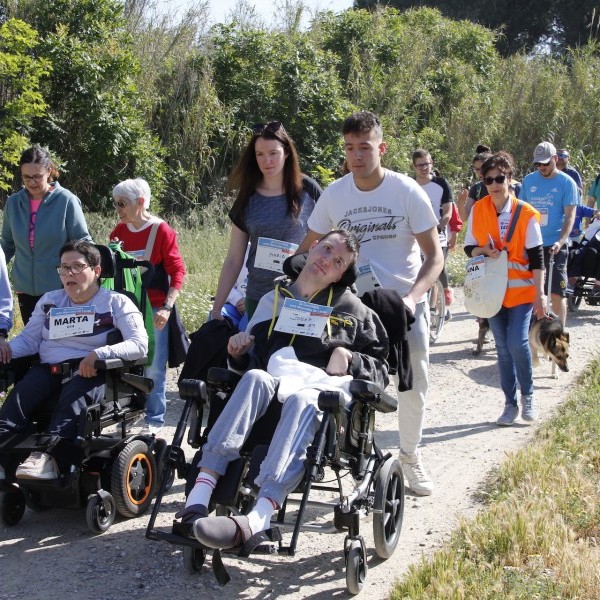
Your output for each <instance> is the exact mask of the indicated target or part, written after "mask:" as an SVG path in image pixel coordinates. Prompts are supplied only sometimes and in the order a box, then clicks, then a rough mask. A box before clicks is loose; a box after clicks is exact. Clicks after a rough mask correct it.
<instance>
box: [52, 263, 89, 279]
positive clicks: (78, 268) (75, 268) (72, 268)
mask: <svg viewBox="0 0 600 600" xmlns="http://www.w3.org/2000/svg"><path fill="white" fill-rule="evenodd" d="M89 266H90V265H85V264H82V263H73V264H72V265H60V266H58V267H56V272H57V273H58V274H59V275H60V276H61V277H65V276H66V275H68V274H69V273H71V274H72V275H79V273H82V272H83V270H84V269H87V268H88V267H89Z"/></svg>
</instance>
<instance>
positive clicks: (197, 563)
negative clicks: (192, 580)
mask: <svg viewBox="0 0 600 600" xmlns="http://www.w3.org/2000/svg"><path fill="white" fill-rule="evenodd" d="M205 560H206V550H205V549H204V548H192V547H191V546H184V547H183V566H184V567H185V570H186V572H187V573H189V574H190V575H195V574H196V573H201V572H202V565H203V564H204V561H205Z"/></svg>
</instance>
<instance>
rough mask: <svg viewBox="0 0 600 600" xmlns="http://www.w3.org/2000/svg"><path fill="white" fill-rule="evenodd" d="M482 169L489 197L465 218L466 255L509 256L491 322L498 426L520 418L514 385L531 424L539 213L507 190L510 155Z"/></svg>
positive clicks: (539, 294) (539, 311) (538, 311)
mask: <svg viewBox="0 0 600 600" xmlns="http://www.w3.org/2000/svg"><path fill="white" fill-rule="evenodd" d="M481 168H482V173H483V181H484V183H485V185H486V187H487V191H488V195H487V196H485V197H484V198H482V199H481V200H479V202H477V203H476V204H475V205H474V206H473V209H472V211H471V213H470V215H469V220H468V224H467V233H466V236H465V252H466V253H467V256H470V257H474V256H481V255H484V256H489V257H490V258H493V259H494V258H498V257H499V256H500V252H503V251H506V252H507V253H508V257H507V258H508V285H507V288H506V294H505V296H504V300H503V302H502V308H501V309H500V311H499V312H498V314H496V315H495V316H494V317H491V318H490V328H491V330H492V333H493V334H494V339H495V342H496V350H497V352H498V367H499V370H500V385H501V387H502V391H503V392H504V398H505V405H504V410H503V412H502V414H501V415H500V417H499V418H498V420H497V421H496V423H497V424H498V425H512V424H513V423H514V422H515V420H516V418H517V416H518V415H519V406H518V404H517V382H518V384H519V387H520V388H521V419H522V420H524V421H529V422H531V421H535V420H536V419H537V417H538V411H537V409H536V408H535V404H534V397H533V369H532V365H531V352H530V349H529V339H528V334H529V322H530V319H531V313H532V311H533V312H534V313H535V315H536V317H538V318H542V317H543V316H544V314H545V311H546V308H545V307H546V298H545V296H544V291H543V284H544V275H543V270H542V269H543V265H544V256H543V244H542V234H541V231H540V224H539V220H540V214H539V213H538V211H537V210H536V209H535V208H533V207H532V206H530V205H529V204H527V203H526V202H522V201H520V200H517V199H516V198H515V196H514V195H513V194H512V193H511V192H510V190H509V185H510V181H511V178H512V174H513V160H512V157H511V156H510V154H508V153H506V152H498V153H496V154H493V155H492V156H490V157H489V158H488V159H487V160H486V161H485V162H484V163H483V165H482V167H481ZM513 221H514V222H513ZM511 230H512V233H510V234H509V231H511ZM507 234H509V235H507ZM507 238H509V241H508V242H507V241H506V240H507Z"/></svg>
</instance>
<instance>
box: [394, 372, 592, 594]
mask: <svg viewBox="0 0 600 600" xmlns="http://www.w3.org/2000/svg"><path fill="white" fill-rule="evenodd" d="M599 398H600V361H595V362H594V363H592V364H591V366H590V367H589V368H588V369H587V370H586V372H585V373H584V375H583V376H582V377H581V379H580V383H579V384H578V386H577V387H576V388H575V389H574V390H573V391H572V392H571V394H570V396H569V398H568V399H567V401H566V402H565V403H564V404H563V405H561V406H560V407H559V409H558V410H557V413H556V415H555V416H554V417H552V418H551V419H549V420H548V421H547V422H545V423H544V424H542V425H541V426H540V429H539V431H538V432H537V433H536V436H535V437H534V439H533V441H532V442H531V443H530V444H528V445H527V446H526V447H525V448H523V449H522V450H520V451H518V452H516V453H511V454H510V455H508V457H507V459H506V461H505V462H504V463H503V464H502V465H501V466H500V467H498V469H496V470H495V471H494V473H493V474H492V475H491V477H490V479H489V481H488V482H487V483H486V485H485V487H484V489H483V490H482V491H481V498H482V500H484V501H485V502H486V504H487V508H486V509H485V510H483V511H482V512H481V513H479V515H478V516H477V517H476V518H475V519H474V520H472V521H463V522H462V523H461V525H460V527H459V529H458V531H456V532H455V533H454V534H453V535H452V537H451V540H450V541H449V542H448V543H447V544H446V545H445V547H444V548H443V549H442V550H440V551H439V552H437V553H436V554H435V555H434V556H433V557H431V558H430V559H425V558H424V559H423V560H422V562H421V564H418V565H415V566H413V567H410V568H409V570H408V574H407V575H406V577H405V578H404V579H403V581H402V582H401V583H399V584H397V585H396V586H395V587H394V589H393V590H392V593H391V598H392V600H399V599H401V598H402V599H403V598H415V599H416V598H418V599H428V598H436V599H439V598H444V600H450V599H455V598H456V599H459V598H461V599H462V598H469V599H470V598H477V599H478V600H485V599H491V598H494V599H500V598H502V599H507V598H515V599H522V598H540V599H543V598H581V599H585V600H594V599H600V402H599Z"/></svg>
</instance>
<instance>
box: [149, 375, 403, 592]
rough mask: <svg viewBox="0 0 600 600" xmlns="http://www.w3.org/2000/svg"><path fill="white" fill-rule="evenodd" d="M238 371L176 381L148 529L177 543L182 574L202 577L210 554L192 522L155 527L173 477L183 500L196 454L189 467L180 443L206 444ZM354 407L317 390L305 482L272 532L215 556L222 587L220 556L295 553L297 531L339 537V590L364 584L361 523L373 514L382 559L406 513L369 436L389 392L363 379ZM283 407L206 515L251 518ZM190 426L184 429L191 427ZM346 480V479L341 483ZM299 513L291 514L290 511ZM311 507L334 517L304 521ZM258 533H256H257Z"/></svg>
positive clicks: (391, 402)
mask: <svg viewBox="0 0 600 600" xmlns="http://www.w3.org/2000/svg"><path fill="white" fill-rule="evenodd" d="M238 380H239V375H237V374H235V373H232V372H230V371H227V370H226V369H221V368H215V367H213V368H211V369H209V371H208V377H207V380H206V382H204V381H199V380H189V379H188V380H183V381H181V382H180V384H179V393H180V396H181V398H182V399H183V400H184V407H183V410H182V413H181V417H180V420H179V422H178V424H177V429H176V431H175V435H174V438H173V442H172V444H171V445H170V446H169V447H168V449H167V453H166V458H165V464H164V467H163V468H164V471H163V474H162V481H163V484H162V486H161V487H160V489H159V491H158V493H157V495H156V501H155V504H154V507H153V511H152V514H151V516H150V520H149V523H148V527H147V530H146V537H147V538H148V539H151V540H158V541H165V542H168V543H170V544H174V545H180V546H183V556H184V565H185V567H186V569H187V570H188V572H191V573H194V572H200V571H201V570H202V566H203V564H204V562H205V559H206V556H207V552H208V550H209V549H207V548H206V547H204V546H203V545H202V544H201V543H200V542H198V541H197V540H196V538H195V537H194V536H193V533H192V527H191V524H184V523H181V522H178V521H177V520H174V521H173V524H172V528H171V530H170V531H164V530H160V529H157V528H155V521H156V518H157V515H158V512H159V510H160V506H161V503H162V498H163V494H164V492H165V491H166V486H165V483H166V482H168V481H169V480H172V479H173V473H174V471H176V472H177V476H178V477H179V478H181V479H185V480H186V482H187V484H186V495H187V494H188V493H189V492H190V491H191V489H192V487H193V485H194V481H195V479H196V475H197V471H198V469H197V467H196V465H197V463H198V461H199V459H200V456H201V450H199V451H198V452H197V453H196V456H194V459H193V460H192V462H191V463H187V462H186V459H185V456H184V453H183V450H182V448H181V444H182V441H183V438H184V436H185V432H186V430H187V431H188V436H187V442H188V444H189V445H190V446H191V447H192V448H196V449H199V448H201V447H202V446H203V445H204V443H205V442H206V438H207V435H208V431H209V430H210V428H211V427H212V425H213V424H214V422H215V421H216V419H217V417H218V415H219V414H220V412H221V410H222V407H223V406H224V405H225V403H226V402H227V400H228V398H229V397H230V395H231V393H232V391H233V390H234V389H235V385H236V383H237V381H238ZM350 393H351V396H352V401H351V402H350V403H349V404H346V403H345V401H344V400H343V398H341V395H340V394H339V393H338V392H321V393H320V395H319V400H318V404H319V408H320V409H321V411H323V415H322V420H321V424H320V427H319V429H318V431H317V434H316V436H315V438H314V440H313V443H312V445H311V446H310V447H309V448H308V451H307V458H306V470H305V475H304V478H303V481H302V482H301V483H300V484H299V486H298V487H297V488H296V490H294V492H292V493H291V494H290V495H288V497H287V498H286V500H285V502H284V504H283V506H282V507H281V509H280V510H279V511H278V513H277V514H276V518H275V522H274V521H272V523H271V525H272V527H271V529H268V530H267V531H265V532H262V533H263V535H262V536H260V534H257V535H258V536H259V537H260V538H261V539H260V540H259V542H258V545H257V546H254V544H253V545H252V546H251V547H248V544H246V545H245V546H243V547H242V548H241V550H240V549H232V550H224V551H220V550H214V551H213V554H212V567H213V572H214V574H215V576H216V579H217V581H218V582H219V584H220V585H225V584H226V583H227V582H228V581H229V580H230V576H229V574H228V573H227V570H226V568H225V566H224V563H223V560H222V555H221V553H222V552H224V553H230V554H231V553H233V554H237V556H241V557H247V556H249V555H250V553H251V552H262V553H265V552H266V553H284V554H288V555H290V556H293V555H294V554H295V552H296V548H297V544H298V538H299V534H300V532H301V531H302V530H304V531H321V532H324V533H336V532H346V536H345V539H344V542H343V550H344V557H345V566H346V586H347V589H348V590H349V592H350V593H352V594H357V593H359V592H360V591H361V589H362V588H363V586H364V583H365V580H366V576H367V549H366V544H365V540H364V538H363V536H362V535H361V533H360V523H361V520H362V519H363V518H364V517H366V516H367V515H369V514H371V515H372V517H373V536H374V541H375V553H376V554H377V555H378V556H379V557H380V558H384V559H385V558H389V557H390V556H391V555H392V554H393V552H394V550H395V548H396V546H397V544H398V540H399V537H400V532H401V528H402V520H403V514H404V494H405V490H404V476H403V473H402V468H401V466H400V464H399V462H398V461H397V460H396V459H395V458H393V457H392V456H391V455H390V454H389V453H388V454H383V452H382V451H381V450H380V449H379V448H378V447H377V444H376V442H375V440H374V428H375V415H376V413H377V412H382V413H389V412H394V411H395V410H397V400H396V398H394V397H392V396H390V395H388V394H386V393H385V392H384V391H383V390H381V389H380V388H379V387H378V386H376V385H374V384H373V383H371V382H368V381H363V380H354V381H351V382H350ZM281 406H282V405H281V403H280V402H271V404H270V406H269V409H268V410H267V413H266V414H265V415H263V416H262V417H261V418H260V419H259V420H257V422H256V423H255V425H254V427H253V429H252V431H251V433H250V436H249V438H248V440H247V441H246V443H245V444H244V446H243V448H242V449H241V451H240V458H239V459H238V460H236V461H233V462H232V463H230V464H229V466H228V469H227V472H226V473H225V475H224V476H222V477H220V478H219V481H218V483H217V486H216V488H215V490H214V492H213V495H212V498H211V505H210V507H209V510H211V511H213V510H216V511H217V514H219V515H226V514H244V513H245V512H248V511H249V510H250V509H251V507H252V505H253V503H254V499H255V496H256V493H257V489H256V488H255V486H254V479H255V477H256V476H257V475H258V470H259V467H260V464H261V462H262V460H263V458H264V456H265V455H266V452H267V449H268V444H269V443H270V439H271V436H272V433H273V430H274V427H275V426H276V423H277V421H278V418H279V414H280V412H281ZM205 408H208V418H207V423H206V427H204V429H203V417H204V409H205ZM188 422H189V428H188ZM326 470H327V472H331V474H332V475H333V480H334V481H335V483H336V485H328V483H331V482H328V481H326V480H325V479H326ZM345 475H350V477H349V478H345ZM348 479H351V480H352V485H353V488H352V489H350V490H348V489H347V488H348V485H346V489H344V487H343V480H344V481H347V480H348ZM312 491H315V492H319V494H321V493H322V492H323V493H329V494H331V493H333V494H335V497H334V500H333V501H329V502H324V501H322V500H313V499H312V498H311V497H310V496H311V492H312ZM291 507H297V510H290V508H291ZM308 507H313V508H318V509H321V510H322V509H327V510H328V512H329V513H332V518H331V519H329V521H328V522H326V523H324V522H319V523H306V522H305V519H304V517H305V513H306V509H307V508H308ZM283 532H291V539H290V541H289V544H288V545H284V542H283V536H282V533H283ZM254 537H256V536H254Z"/></svg>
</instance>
